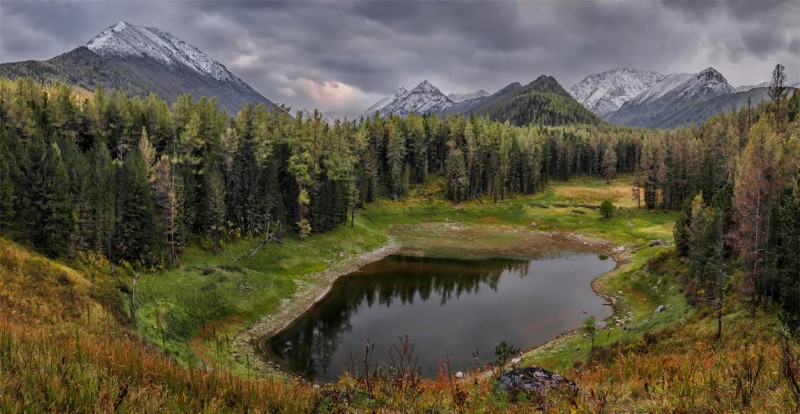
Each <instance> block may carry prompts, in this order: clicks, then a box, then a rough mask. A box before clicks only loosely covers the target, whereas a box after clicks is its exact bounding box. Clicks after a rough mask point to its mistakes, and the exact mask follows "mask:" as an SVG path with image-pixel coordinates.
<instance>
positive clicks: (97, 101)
mask: <svg viewBox="0 0 800 414" xmlns="http://www.w3.org/2000/svg"><path fill="white" fill-rule="evenodd" d="M0 98H1V100H0V120H2V121H1V122H2V124H0V134H2V143H1V144H2V145H0V226H2V229H3V232H4V233H5V234H8V235H11V236H12V237H13V238H15V239H18V240H22V241H26V242H29V243H31V244H32V245H33V246H35V247H36V248H38V249H40V250H41V251H43V252H46V253H47V254H48V255H50V256H53V257H59V256H62V257H63V256H72V255H76V254H78V253H80V252H95V253H98V254H101V255H104V256H105V257H107V258H108V260H109V261H111V262H113V263H118V262H122V261H125V262H128V263H132V264H136V265H138V266H144V267H162V266H165V267H169V266H173V265H174V264H175V263H176V261H177V260H178V258H179V256H180V253H181V251H182V250H183V249H184V248H185V247H186V246H188V245H191V244H202V243H206V244H208V245H209V246H212V248H213V249H214V251H216V250H217V249H218V246H219V244H220V242H221V241H224V240H231V239H233V238H238V237H247V236H253V237H257V236H260V235H261V234H262V233H264V232H265V231H267V229H268V228H270V227H271V228H272V229H273V230H274V229H276V228H279V229H281V230H280V231H282V232H284V233H285V234H287V235H291V237H298V238H300V239H303V238H305V237H307V236H309V235H311V234H313V233H319V232H326V231H329V230H331V229H333V228H335V227H336V226H343V225H350V223H351V222H352V220H353V219H354V216H355V215H357V214H358V212H359V210H360V209H364V208H369V202H371V201H373V200H376V199H378V198H381V197H384V198H391V199H401V198H403V197H404V196H405V195H406V194H407V192H408V190H409V187H410V186H414V185H418V184H425V183H426V182H427V181H428V180H431V179H437V178H438V179H443V181H444V185H443V188H444V193H443V194H441V196H442V197H445V198H447V199H448V200H451V201H452V202H453V203H459V202H462V201H465V200H472V199H477V198H479V199H482V200H484V201H490V202H497V201H499V200H503V199H504V198H506V197H513V196H514V195H515V194H533V193H536V192H538V191H540V190H542V189H543V188H544V186H545V185H546V183H548V182H549V181H551V180H569V179H570V178H572V177H581V176H590V177H601V178H605V179H611V178H613V177H614V176H615V175H616V174H618V173H629V174H632V175H633V177H635V178H634V181H635V182H634V183H633V186H634V188H636V189H638V192H639V194H640V197H641V199H640V204H641V208H646V209H664V210H673V211H680V215H679V219H678V222H677V223H676V226H675V241H676V245H677V251H678V253H679V255H681V256H685V257H687V258H688V259H689V260H690V262H691V269H692V271H691V274H692V280H691V283H692V285H693V286H694V289H692V292H696V298H695V299H696V300H698V301H700V300H713V299H714V298H715V295H716V297H719V296H720V295H721V294H722V293H721V292H722V290H723V289H724V288H725V287H726V286H730V285H731V284H732V283H733V284H735V286H736V288H737V289H742V290H743V291H746V292H747V293H748V295H750V298H751V301H752V307H753V310H755V308H756V306H758V305H759V304H763V305H764V306H767V304H768V303H770V302H776V303H778V304H780V306H781V308H782V309H783V312H784V317H785V319H786V320H787V321H788V322H790V323H791V325H792V326H794V327H798V326H800V301H799V300H798V298H800V274H798V272H800V192H798V191H800V190H799V188H800V173H799V172H798V171H799V169H800V136H798V134H800V128H799V126H800V117H799V116H798V101H799V100H800V97H799V96H798V94H797V93H795V94H793V95H791V96H788V93H787V92H786V91H781V93H779V94H777V95H776V99H775V101H774V102H772V103H770V104H768V105H762V106H761V107H758V108H756V107H753V108H751V109H749V110H741V111H738V112H736V113H732V114H729V115H724V116H716V117H714V118H712V119H711V120H710V121H708V122H706V123H705V124H703V125H700V126H696V127H691V128H684V129H679V130H669V131H656V130H644V129H631V128H619V127H613V126H610V125H605V124H602V125H592V126H552V127H544V126H536V125H532V126H526V127H515V126H511V125H509V124H508V123H498V122H494V121H489V120H488V119H486V118H482V117H469V118H465V117H462V116H449V117H444V118H442V117H439V116H437V115H435V114H434V115H426V116H417V115H413V114H412V115H409V116H407V117H406V118H400V117H397V116H395V117H391V118H388V119H381V118H378V117H375V118H374V119H366V120H363V122H355V121H346V120H345V121H342V120H336V121H333V122H332V123H329V122H326V121H325V120H323V118H322V116H321V115H320V113H319V112H315V113H312V114H305V113H301V112H298V113H296V114H290V113H289V110H288V108H285V107H276V108H274V109H272V110H267V109H265V108H264V107H263V106H253V105H247V106H244V107H242V109H241V111H239V112H238V113H237V114H229V113H227V112H226V111H225V110H221V109H220V108H219V106H218V105H217V103H216V102H215V100H214V99H207V98H201V99H199V100H195V99H193V97H192V96H189V95H184V96H181V97H180V98H179V99H178V100H177V102H175V103H174V104H173V105H169V104H167V103H166V102H165V101H163V100H161V99H159V98H158V97H157V96H154V95H150V96H148V97H147V98H145V99H143V100H142V99H140V98H138V97H134V98H132V99H131V98H129V97H127V96H126V95H125V93H124V92H123V91H119V90H112V91H103V90H102V89H98V91H97V92H96V93H94V94H92V95H91V96H89V97H86V98H79V94H78V93H76V91H75V90H73V89H72V88H70V87H69V86H66V85H63V84H56V85H41V84H37V83H34V82H33V81H32V80H29V79H28V80H26V79H21V80H16V81H10V80H2V81H0ZM634 191H636V190H634ZM730 266H739V267H741V268H742V269H743V277H742V280H737V281H732V280H727V279H726V278H727V277H728V276H726V275H729V274H731V272H730V271H726V268H727V267H730ZM718 299H719V298H718ZM717 302H719V301H717Z"/></svg>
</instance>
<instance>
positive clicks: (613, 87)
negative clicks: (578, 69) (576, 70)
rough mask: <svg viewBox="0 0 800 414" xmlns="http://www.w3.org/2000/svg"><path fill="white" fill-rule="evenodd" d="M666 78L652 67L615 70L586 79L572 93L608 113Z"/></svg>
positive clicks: (587, 104)
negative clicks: (647, 68) (648, 68)
mask: <svg viewBox="0 0 800 414" xmlns="http://www.w3.org/2000/svg"><path fill="white" fill-rule="evenodd" d="M664 78H665V75H663V74H661V73H658V72H654V71H649V70H637V69H628V68H619V69H612V70H607V71H605V72H602V73H598V74H596V75H590V76H587V77H585V78H583V80H581V81H580V82H578V83H576V84H575V85H573V86H572V87H571V88H569V94H570V95H572V97H573V98H575V100H577V101H578V102H580V103H581V104H582V105H583V106H585V107H586V108H587V109H589V110H590V111H592V112H594V113H596V114H598V115H600V116H605V115H607V114H609V113H611V112H614V111H616V110H617V109H619V107H621V106H622V104H624V103H625V102H627V101H629V100H631V99H633V98H634V97H636V96H637V95H639V94H641V93H642V92H644V91H646V90H647V89H649V88H650V87H651V86H653V85H655V84H656V83H658V82H660V81H661V80H663V79H664Z"/></svg>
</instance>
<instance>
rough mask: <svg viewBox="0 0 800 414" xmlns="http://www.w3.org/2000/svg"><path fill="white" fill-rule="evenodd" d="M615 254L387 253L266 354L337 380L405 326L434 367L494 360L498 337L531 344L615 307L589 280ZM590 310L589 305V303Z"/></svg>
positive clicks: (380, 358) (422, 362)
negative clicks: (482, 256)
mask: <svg viewBox="0 0 800 414" xmlns="http://www.w3.org/2000/svg"><path fill="white" fill-rule="evenodd" d="M613 268H614V261H613V260H611V259H608V258H604V257H602V258H601V257H598V256H597V255H595V254H589V253H562V254H558V255H550V256H547V257H544V258H538V259H534V260H531V261H520V260H508V259H489V260H452V259H431V258H415V257H405V256H390V257H387V258H385V259H383V260H380V261H377V262H375V263H371V264H369V265H367V266H365V267H363V268H362V269H361V270H359V271H358V272H355V273H353V274H352V275H349V276H347V277H344V278H341V279H339V280H338V281H337V282H336V283H335V284H334V286H333V289H332V290H331V292H330V294H329V295H328V296H327V297H326V298H325V299H324V300H323V301H322V302H320V303H319V304H317V305H316V306H315V307H314V308H313V309H311V310H310V311H309V312H308V313H307V314H306V315H304V316H303V317H301V318H300V319H299V320H298V321H296V322H295V323H294V324H292V325H291V326H290V327H289V328H287V329H286V330H284V331H283V332H281V333H279V334H278V335H276V336H275V337H273V338H271V339H270V340H269V341H268V344H269V346H268V348H269V350H270V351H271V353H272V355H270V356H269V357H270V358H272V359H273V360H275V362H277V363H279V364H280V365H281V366H283V367H284V368H285V369H287V370H289V371H292V372H296V373H298V374H300V375H302V376H305V377H307V378H311V379H316V380H323V381H327V380H331V379H333V378H336V377H338V376H339V375H340V374H341V373H342V372H343V371H344V370H348V369H349V368H350V367H351V355H352V359H353V360H354V361H356V368H357V369H359V370H361V369H363V352H364V341H365V339H366V338H369V340H370V342H372V343H374V344H375V348H374V351H373V352H374V353H373V356H372V368H374V367H375V366H377V365H378V364H380V365H388V363H389V361H390V356H389V348H390V347H391V346H392V345H393V344H397V343H398V342H399V340H398V337H399V336H402V335H408V336H409V339H410V341H411V342H412V343H414V345H415V348H414V354H415V355H416V356H418V358H419V359H418V367H419V368H421V369H422V373H423V375H425V376H428V377H431V376H434V375H435V374H436V372H437V370H438V367H439V366H440V365H442V364H443V363H445V362H446V361H447V360H448V359H449V361H450V365H451V371H452V372H455V371H458V370H466V369H471V368H475V367H476V361H474V360H473V354H475V353H476V352H477V355H478V361H477V363H478V364H480V365H483V364H486V363H489V362H492V360H493V359H494V356H493V352H494V347H495V346H496V345H497V344H499V343H500V342H501V341H506V342H507V343H510V344H513V345H516V346H518V347H523V348H530V347H533V346H536V345H539V344H541V343H543V342H545V341H547V340H548V339H551V338H553V337H554V336H556V335H558V334H559V333H562V332H564V331H567V330H569V329H573V328H577V327H579V326H580V325H581V323H582V321H583V319H584V318H586V317H587V316H588V315H595V316H596V317H597V318H598V320H600V319H603V318H606V317H608V316H610V315H611V308H610V307H607V306H603V302H604V300H603V298H601V297H599V296H597V295H596V294H595V292H594V291H593V290H592V288H591V281H592V280H593V279H594V278H596V277H597V276H599V275H601V274H603V273H605V272H607V271H609V270H611V269H613ZM584 312H586V313H584Z"/></svg>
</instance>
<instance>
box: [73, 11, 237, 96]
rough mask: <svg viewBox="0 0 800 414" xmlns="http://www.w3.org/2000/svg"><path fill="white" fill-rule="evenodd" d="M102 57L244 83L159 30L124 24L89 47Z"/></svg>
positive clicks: (185, 44) (196, 51)
mask: <svg viewBox="0 0 800 414" xmlns="http://www.w3.org/2000/svg"><path fill="white" fill-rule="evenodd" d="M86 47H87V48H89V50H91V51H93V52H94V53H96V54H98V55H101V56H119V57H138V58H150V59H154V60H156V61H158V62H159V63H161V64H163V65H166V66H170V67H180V66H183V67H187V68H189V69H191V70H194V71H196V72H198V73H200V74H203V75H207V76H211V77H212V78H214V79H216V80H219V81H223V82H236V83H238V82H241V80H240V79H239V78H237V77H236V76H234V75H233V74H232V73H230V72H229V71H228V70H227V69H226V68H225V66H223V65H222V64H220V63H219V62H217V61H215V60H214V59H212V58H210V57H208V56H207V55H206V54H204V53H203V52H201V51H200V50H198V49H197V48H196V47H194V46H192V45H190V44H188V43H186V42H184V41H183V40H180V39H178V38H177V37H175V36H173V35H172V34H170V33H167V32H165V31H163V30H161V29H158V28H155V27H143V26H136V25H134V24H131V23H128V22H125V21H120V22H117V23H116V24H115V25H113V26H111V27H109V28H107V29H106V30H103V31H102V32H101V33H100V34H98V35H97V36H95V37H93V38H92V39H91V40H89V42H87V43H86Z"/></svg>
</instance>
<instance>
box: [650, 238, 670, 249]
mask: <svg viewBox="0 0 800 414" xmlns="http://www.w3.org/2000/svg"><path fill="white" fill-rule="evenodd" d="M666 245H667V243H666V242H665V241H664V240H661V239H657V240H653V241H651V242H650V247H655V246H666Z"/></svg>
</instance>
